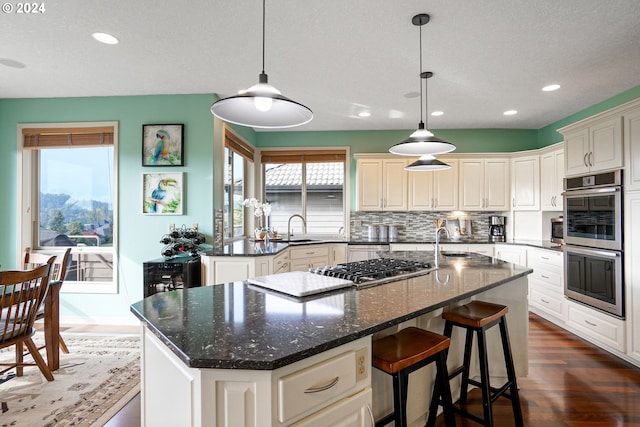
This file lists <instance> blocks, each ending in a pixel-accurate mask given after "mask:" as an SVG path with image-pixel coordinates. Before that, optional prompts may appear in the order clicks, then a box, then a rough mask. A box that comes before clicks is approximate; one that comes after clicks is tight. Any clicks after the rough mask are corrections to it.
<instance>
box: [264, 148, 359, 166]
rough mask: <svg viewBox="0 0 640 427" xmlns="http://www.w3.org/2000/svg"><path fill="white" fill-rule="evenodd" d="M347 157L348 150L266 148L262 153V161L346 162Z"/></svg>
mask: <svg viewBox="0 0 640 427" xmlns="http://www.w3.org/2000/svg"><path fill="white" fill-rule="evenodd" d="M346 158H347V152H346V150H291V151H276V150H265V151H262V154H261V162H262V163H324V162H344V161H345V159H346Z"/></svg>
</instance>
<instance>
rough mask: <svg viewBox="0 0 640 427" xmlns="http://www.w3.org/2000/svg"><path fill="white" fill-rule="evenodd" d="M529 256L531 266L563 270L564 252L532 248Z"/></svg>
mask: <svg viewBox="0 0 640 427" xmlns="http://www.w3.org/2000/svg"><path fill="white" fill-rule="evenodd" d="M528 257H529V258H528V261H529V267H531V268H534V269H535V268H539V269H544V270H549V271H557V272H559V273H561V272H562V263H563V261H562V252H555V251H544V250H538V249H530V250H529V254H528Z"/></svg>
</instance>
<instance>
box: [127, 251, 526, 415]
mask: <svg viewBox="0 0 640 427" xmlns="http://www.w3.org/2000/svg"><path fill="white" fill-rule="evenodd" d="M390 255H392V256H394V257H397V256H402V257H411V256H420V257H421V259H425V258H428V257H429V256H431V257H432V256H433V255H432V254H425V253H417V254H416V253H390ZM455 255H459V254H455ZM529 273H531V270H530V269H528V268H526V267H523V266H518V265H514V264H510V263H506V262H503V261H499V260H497V259H494V258H489V257H484V256H470V255H467V256H465V257H459V256H451V257H444V259H442V260H441V261H440V268H439V269H438V270H436V271H432V272H430V273H429V274H425V275H422V276H417V277H413V278H409V279H404V280H399V281H394V282H391V283H387V284H383V285H379V286H373V287H368V288H363V289H355V288H347V289H346V290H345V289H343V290H338V291H333V292H329V293H323V294H319V295H315V296H310V297H306V298H293V297H289V296H285V295H282V294H278V293H275V292H270V291H267V290H264V289H262V288H259V287H256V286H253V285H250V284H249V283H247V282H232V283H226V284H220V285H214V286H206V287H201V288H190V289H186V290H180V291H174V292H166V293H162V294H156V295H153V296H151V297H149V298H145V299H144V300H142V301H140V302H137V303H135V304H134V305H133V306H132V307H131V309H132V312H133V313H134V314H135V315H136V316H137V317H138V318H139V319H140V320H141V322H142V334H143V370H142V418H143V425H145V426H154V427H155V426H163V425H167V426H170V425H181V426H232V425H238V426H285V425H293V424H295V425H301V426H302V425H305V426H311V425H318V426H324V425H331V424H332V423H335V422H338V421H342V422H345V420H348V421H346V424H344V425H370V423H371V422H370V410H369V408H371V404H372V403H373V413H374V414H375V416H376V418H377V417H379V416H381V415H382V414H383V413H384V412H386V411H387V410H388V409H389V407H390V397H389V396H390V390H391V387H390V383H388V381H387V378H384V377H382V376H380V375H378V373H377V372H376V371H375V370H372V369H371V367H370V357H371V356H370V354H371V338H372V337H373V336H374V335H375V334H386V333H392V332H394V331H395V330H396V329H397V328H402V327H406V326H409V325H417V326H420V327H424V328H426V329H430V330H433V331H435V332H440V333H441V332H442V321H441V320H440V314H441V313H442V309H446V307H448V306H452V305H457V304H462V303H464V302H467V301H469V300H470V299H476V298H477V299H482V300H486V301H492V302H497V303H501V304H505V305H507V306H509V309H510V311H509V314H508V321H509V327H510V328H509V330H510V336H511V340H512V341H511V344H512V349H513V353H514V359H515V362H516V371H517V373H518V375H526V373H527V363H528V357H527V345H526V340H527V329H528V328H527V323H528V322H527V318H528V317H527V316H528V315H527V278H526V276H527V275H528V274H529ZM453 341H454V343H453V346H452V349H451V352H450V358H449V361H450V363H451V365H450V366H453V365H454V364H456V363H458V361H459V359H460V357H461V356H460V353H461V350H460V349H461V348H462V345H463V343H462V341H464V340H463V339H461V337H457V336H456V335H455V334H454V336H453ZM498 356H499V354H498ZM497 359H498V362H501V359H500V358H499V357H498V358H497ZM500 364H501V363H497V364H496V372H497V373H498V375H499V374H500V371H499V369H500V368H499V367H500ZM428 369H429V368H425V372H424V373H422V372H416V373H415V375H418V374H421V375H423V376H424V379H417V380H413V377H412V380H411V381H410V391H409V393H410V400H409V417H410V419H416V418H420V417H421V416H422V415H423V414H424V413H425V412H426V407H427V402H428V397H429V396H428V395H425V393H427V394H428V393H430V388H428V389H427V390H428V392H427V390H424V386H425V381H426V384H430V382H431V373H430V372H429V371H428ZM372 371H373V372H372ZM492 374H494V371H493V370H492ZM417 386H419V387H422V389H420V388H418V389H415V387H417ZM414 389H415V390H417V392H412V391H413V390H414ZM420 390H422V392H420Z"/></svg>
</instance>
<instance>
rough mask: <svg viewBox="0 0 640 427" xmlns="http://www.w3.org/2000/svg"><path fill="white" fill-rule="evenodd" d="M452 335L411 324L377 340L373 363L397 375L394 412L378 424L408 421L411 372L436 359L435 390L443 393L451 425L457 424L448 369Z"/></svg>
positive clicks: (400, 424) (402, 425)
mask: <svg viewBox="0 0 640 427" xmlns="http://www.w3.org/2000/svg"><path fill="white" fill-rule="evenodd" d="M450 342H451V340H450V339H449V338H448V337H445V336H442V335H439V334H436V333H433V332H429V331H426V330H424V329H420V328H416V327H409V328H405V329H403V330H401V331H399V332H397V333H395V334H393V335H388V336H386V337H382V338H378V339H375V340H374V341H373V344H372V347H373V355H372V358H371V359H372V364H373V366H374V367H376V368H378V369H379V370H381V371H383V372H386V373H387V374H389V375H391V376H392V377H393V412H392V413H390V414H388V415H386V416H385V417H383V418H382V419H380V420H378V421H376V427H380V426H384V425H386V424H388V423H390V422H391V421H394V422H395V425H396V427H406V425H407V390H408V385H409V374H410V373H411V372H413V371H415V370H417V369H420V368H422V367H423V366H426V365H428V364H430V363H432V362H435V363H436V371H437V374H436V378H437V380H436V384H438V389H437V390H436V389H434V391H433V394H434V395H438V396H441V397H442V406H443V411H444V414H445V424H446V426H447V427H455V425H456V424H455V419H454V415H453V403H452V401H451V389H450V386H449V381H448V373H447V352H448V350H449V344H450Z"/></svg>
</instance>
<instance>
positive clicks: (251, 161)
mask: <svg viewBox="0 0 640 427" xmlns="http://www.w3.org/2000/svg"><path fill="white" fill-rule="evenodd" d="M222 135H223V138H222V156H223V157H224V159H223V162H222V165H223V166H226V164H227V161H228V160H229V159H228V157H229V156H228V155H227V150H228V151H229V152H230V153H232V157H233V154H235V155H238V156H240V157H241V158H242V159H243V186H242V191H243V197H244V198H247V197H249V196H248V195H249V194H252V193H253V189H254V188H255V186H254V185H253V179H254V176H255V172H254V168H255V167H256V161H255V153H256V150H255V147H253V145H251V144H250V143H249V142H247V141H246V140H245V139H244V138H242V137H241V136H240V135H238V134H237V133H236V132H234V131H233V129H232V128H231V127H229V126H228V125H226V124H225V125H224V126H223V133H222ZM230 164H231V167H232V169H233V167H234V165H233V162H231V163H230ZM224 169H225V170H224V175H225V176H223V178H222V197H223V200H222V207H223V209H222V210H223V212H222V226H223V230H222V240H223V242H233V241H236V240H242V239H244V238H245V237H248V236H250V235H252V233H253V231H250V230H253V227H252V223H251V222H250V220H249V218H248V217H247V215H246V214H245V212H244V210H243V212H242V222H243V234H242V235H239V236H234V235H233V229H231V230H230V232H231V235H229V236H227V234H226V232H225V227H224V226H225V225H226V224H227V223H228V221H229V218H227V216H226V215H225V213H224V204H225V202H226V201H225V200H224V197H225V189H224V186H225V180H226V174H227V170H226V168H224ZM229 197H230V198H231V200H229V202H230V205H229V207H230V212H229V213H228V215H231V216H232V215H233V205H232V204H231V202H233V192H232V191H230V192H229ZM231 227H232V228H233V219H231Z"/></svg>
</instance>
